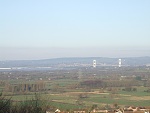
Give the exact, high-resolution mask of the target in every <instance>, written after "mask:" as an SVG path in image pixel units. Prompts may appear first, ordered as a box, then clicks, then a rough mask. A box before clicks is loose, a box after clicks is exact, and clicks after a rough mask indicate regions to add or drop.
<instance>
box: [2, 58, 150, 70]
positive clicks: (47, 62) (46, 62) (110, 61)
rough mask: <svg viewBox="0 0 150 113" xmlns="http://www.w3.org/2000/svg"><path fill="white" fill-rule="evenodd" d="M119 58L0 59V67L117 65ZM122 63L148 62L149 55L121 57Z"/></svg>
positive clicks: (133, 64) (135, 64) (137, 63)
mask: <svg viewBox="0 0 150 113" xmlns="http://www.w3.org/2000/svg"><path fill="white" fill-rule="evenodd" d="M118 59H119V58H107V57H77V58H76V57H74V58H55V59H43V60H14V61H0V68H8V67H10V68H11V67H49V66H57V65H58V64H74V63H81V64H91V65H92V61H93V60H96V62H97V64H99V65H102V64H106V65H118ZM121 59H122V65H129V66H143V65H147V64H150V57H128V58H121Z"/></svg>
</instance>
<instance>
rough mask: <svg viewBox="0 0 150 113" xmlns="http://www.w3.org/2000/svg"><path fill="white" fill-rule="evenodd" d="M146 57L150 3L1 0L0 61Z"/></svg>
mask: <svg viewBox="0 0 150 113" xmlns="http://www.w3.org/2000/svg"><path fill="white" fill-rule="evenodd" d="M85 56H86V57H91V56H96V57H105V56H106V57H129V56H150V0H1V1H0V60H14V59H44V58H58V57H85Z"/></svg>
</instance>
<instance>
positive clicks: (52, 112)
mask: <svg viewBox="0 0 150 113" xmlns="http://www.w3.org/2000/svg"><path fill="white" fill-rule="evenodd" d="M60 112H61V111H60V110H59V109H52V108H50V109H48V110H46V113H60Z"/></svg>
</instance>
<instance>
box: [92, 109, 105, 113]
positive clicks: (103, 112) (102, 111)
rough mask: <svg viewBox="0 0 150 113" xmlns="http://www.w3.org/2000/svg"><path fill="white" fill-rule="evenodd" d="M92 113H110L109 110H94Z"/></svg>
mask: <svg viewBox="0 0 150 113" xmlns="http://www.w3.org/2000/svg"><path fill="white" fill-rule="evenodd" d="M91 112H92V113H108V110H100V109H93V110H92V111H91Z"/></svg>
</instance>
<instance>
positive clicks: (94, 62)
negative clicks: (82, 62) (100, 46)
mask: <svg viewBox="0 0 150 113" xmlns="http://www.w3.org/2000/svg"><path fill="white" fill-rule="evenodd" d="M93 67H94V68H96V60H93Z"/></svg>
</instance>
